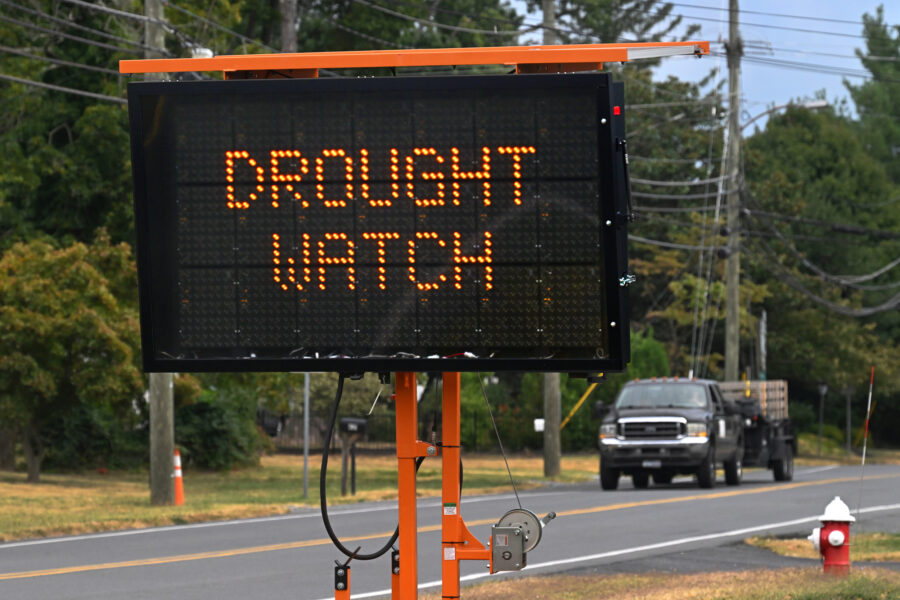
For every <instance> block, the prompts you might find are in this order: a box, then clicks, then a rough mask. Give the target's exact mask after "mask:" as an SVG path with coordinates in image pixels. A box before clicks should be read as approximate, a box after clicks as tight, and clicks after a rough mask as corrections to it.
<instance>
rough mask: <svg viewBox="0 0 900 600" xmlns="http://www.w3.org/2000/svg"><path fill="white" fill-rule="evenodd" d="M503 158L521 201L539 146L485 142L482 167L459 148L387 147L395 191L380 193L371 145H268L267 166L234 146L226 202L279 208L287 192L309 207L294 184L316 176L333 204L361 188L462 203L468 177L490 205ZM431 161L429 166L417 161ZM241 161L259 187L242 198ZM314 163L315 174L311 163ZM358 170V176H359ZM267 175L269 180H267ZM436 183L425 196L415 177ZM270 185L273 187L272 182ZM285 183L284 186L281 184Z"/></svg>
mask: <svg viewBox="0 0 900 600" xmlns="http://www.w3.org/2000/svg"><path fill="white" fill-rule="evenodd" d="M494 151H495V152H496V155H497V156H498V158H499V159H503V162H504V163H507V164H504V167H506V166H507V165H508V166H509V170H507V171H506V174H507V175H508V176H510V177H511V179H512V181H511V183H512V187H513V202H515V204H517V205H520V204H522V160H523V157H525V156H526V155H534V154H536V153H537V149H536V148H535V147H534V146H498V147H496V148H493V149H492V148H490V147H488V146H484V147H482V148H481V158H480V161H479V162H480V168H478V169H477V170H464V169H463V167H462V166H461V165H460V155H459V154H460V153H459V148H456V147H451V148H450V152H449V155H447V153H443V154H439V153H438V151H437V149H435V148H430V147H417V148H413V149H412V154H405V155H402V156H401V154H400V151H399V150H398V149H397V148H391V149H390V151H389V152H388V164H389V172H388V173H387V177H386V178H385V180H386V181H389V182H390V190H391V191H390V196H389V197H386V198H375V197H373V195H372V193H371V185H370V183H371V181H372V177H371V173H370V168H369V156H370V155H369V151H368V150H367V149H366V148H361V149H360V150H359V156H358V159H357V161H356V162H354V160H353V157H351V156H350V154H349V153H348V152H347V151H346V150H345V149H343V148H326V149H324V150H322V151H321V152H319V153H318V154H312V155H305V154H303V153H301V152H300V151H299V150H294V149H283V150H281V149H276V150H270V151H269V166H268V169H267V168H266V167H263V166H262V164H261V161H260V160H258V159H257V158H256V157H254V156H251V155H250V153H249V152H248V151H247V150H229V151H227V152H225V181H226V186H225V197H226V200H227V202H226V205H227V206H228V208H230V209H234V210H246V209H248V208H250V203H251V201H256V200H260V199H261V198H263V197H264V196H268V198H267V200H268V201H269V202H270V203H271V205H272V207H273V208H278V207H279V205H280V203H281V202H282V201H283V199H284V198H289V199H290V198H293V199H294V200H296V201H298V202H299V203H300V206H302V207H303V208H309V202H310V198H306V197H304V196H303V194H301V193H300V190H298V189H297V188H295V186H294V184H296V183H299V182H301V181H307V182H310V183H311V182H315V197H316V199H317V200H318V201H319V202H321V203H322V204H323V205H324V206H326V207H328V208H342V207H346V206H347V204H348V202H350V201H352V200H353V198H354V195H355V194H356V193H357V191H358V193H359V196H360V197H361V198H362V200H363V201H366V202H368V203H369V205H370V206H373V207H389V206H392V205H393V204H394V202H397V201H399V200H401V199H403V198H405V199H408V200H411V201H412V202H414V203H415V205H416V206H422V207H427V206H445V205H447V203H449V204H451V205H453V206H459V205H460V202H461V199H460V198H461V193H460V187H461V182H462V181H465V180H477V181H480V182H481V195H482V201H483V202H484V205H485V206H490V205H491V190H492V188H491V184H492V174H493V173H494V171H492V168H491V167H492V162H493V160H492V159H493V158H494V156H493V153H494ZM426 161H427V162H428V163H429V164H428V166H427V167H421V166H419V164H418V163H423V162H426ZM283 162H285V163H290V169H288V170H287V171H286V170H285V169H284V168H283V165H282V163H283ZM242 163H246V165H247V166H248V167H250V169H251V173H252V175H251V178H252V179H255V184H256V189H255V191H254V192H251V193H250V194H248V196H247V197H246V198H238V197H237V195H236V192H235V178H236V175H235V173H236V170H237V168H238V166H239V165H240V164H242ZM311 165H312V175H310V167H311ZM326 165H327V167H328V169H329V170H341V172H342V173H343V180H344V185H343V188H342V192H341V193H340V194H338V195H336V196H335V195H334V192H333V191H332V192H331V195H328V194H326V193H325V183H326V179H325V170H326ZM357 170H358V180H357ZM267 175H268V182H269V183H268V184H267ZM417 181H419V182H428V183H430V184H432V183H433V184H434V193H433V194H431V195H432V196H433V197H430V198H421V197H420V196H419V195H417V194H416V182H417ZM267 185H268V187H267ZM282 188H283V189H282Z"/></svg>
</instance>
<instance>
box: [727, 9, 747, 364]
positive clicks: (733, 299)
mask: <svg viewBox="0 0 900 600" xmlns="http://www.w3.org/2000/svg"><path fill="white" fill-rule="evenodd" d="M738 24H739V9H738V0H729V2H728V47H727V51H728V178H727V179H726V181H727V182H728V207H727V213H726V214H727V221H726V225H727V227H728V251H729V254H728V258H727V259H726V263H725V288H726V292H725V381H737V378H738V372H739V371H740V365H739V361H740V333H741V321H740V286H741V253H740V231H739V230H740V201H741V195H740V193H739V191H740V187H741V181H740V179H739V176H740V168H741V123H740V117H741V55H742V54H743V52H744V48H743V42H742V41H741V34H740V31H738Z"/></svg>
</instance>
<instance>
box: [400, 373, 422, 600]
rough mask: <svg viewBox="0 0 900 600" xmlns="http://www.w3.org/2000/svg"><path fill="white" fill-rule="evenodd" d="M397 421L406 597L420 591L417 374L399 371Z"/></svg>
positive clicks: (402, 578) (403, 595) (403, 594)
mask: <svg viewBox="0 0 900 600" xmlns="http://www.w3.org/2000/svg"><path fill="white" fill-rule="evenodd" d="M395 386H396V389H395V392H394V393H395V406H396V421H397V485H398V488H399V496H398V502H397V504H398V509H399V513H400V521H399V522H400V576H399V578H398V580H399V581H398V585H397V592H399V596H396V595H395V596H394V598H395V599H396V598H397V597H399V598H402V599H403V600H415V599H416V597H417V595H418V579H419V571H418V565H417V554H416V552H417V548H416V535H417V532H416V457H417V456H418V453H417V450H418V444H417V441H418V440H417V439H416V438H417V435H418V431H417V430H418V422H419V419H418V404H417V397H416V396H417V394H416V374H415V373H397V375H396V381H395Z"/></svg>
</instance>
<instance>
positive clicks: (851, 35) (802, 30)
mask: <svg viewBox="0 0 900 600" xmlns="http://www.w3.org/2000/svg"><path fill="white" fill-rule="evenodd" d="M641 12H646V11H641ZM742 12H743V11H742ZM672 16H674V17H681V18H682V19H685V20H686V21H691V20H696V21H709V22H711V23H728V22H729V21H728V20H727V19H713V18H710V17H697V16H689V15H685V14H682V13H677V14H674V15H672ZM741 27H761V28H763V29H777V30H779V31H794V32H798V33H814V34H818V35H830V36H835V37H845V38H853V39H864V38H865V36H863V35H859V34H856V33H840V32H838V31H824V30H821V29H807V28H805V27H787V26H785V25H767V24H765V23H747V22H746V21H741Z"/></svg>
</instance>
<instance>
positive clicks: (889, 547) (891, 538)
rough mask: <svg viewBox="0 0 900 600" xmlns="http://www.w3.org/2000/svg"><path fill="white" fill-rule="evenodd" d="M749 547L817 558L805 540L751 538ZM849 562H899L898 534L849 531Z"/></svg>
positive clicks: (899, 539) (783, 554)
mask: <svg viewBox="0 0 900 600" xmlns="http://www.w3.org/2000/svg"><path fill="white" fill-rule="evenodd" d="M747 543H748V544H750V545H751V546H757V547H759V548H765V549H767V550H771V551H772V552H775V553H777V554H780V555H782V556H794V557H797V558H819V553H818V551H816V549H815V548H813V545H812V544H811V543H810V542H809V540H807V539H806V538H803V539H793V538H777V537H753V538H750V539H748V540H747ZM850 560H851V561H871V562H900V533H858V534H854V533H853V529H852V527H851V529H850Z"/></svg>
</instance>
